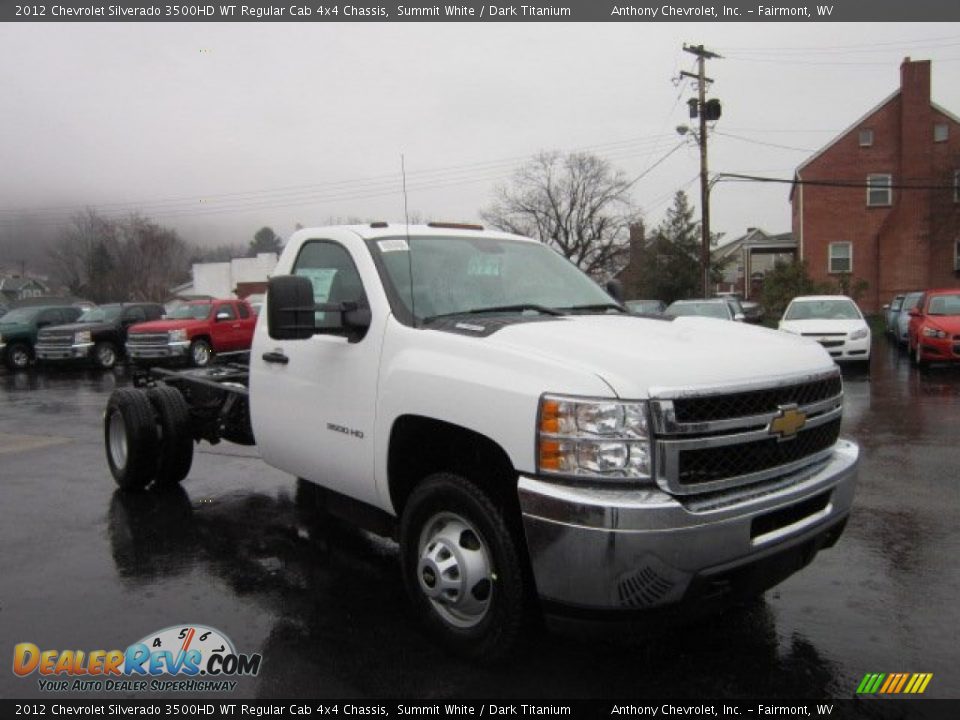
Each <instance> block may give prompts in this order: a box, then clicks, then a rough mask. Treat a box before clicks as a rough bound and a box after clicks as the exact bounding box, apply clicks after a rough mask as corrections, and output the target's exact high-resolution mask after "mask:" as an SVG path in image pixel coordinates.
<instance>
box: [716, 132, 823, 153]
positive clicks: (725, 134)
mask: <svg viewBox="0 0 960 720" xmlns="http://www.w3.org/2000/svg"><path fill="white" fill-rule="evenodd" d="M713 134H714V135H722V136H723V137H728V138H733V139H734V140H740V141H741V142H747V143H750V144H752V145H763V146H764V147H772V148H779V149H781V150H796V151H797V152H808V153H810V152H816V151H815V150H813V149H811V148H802V147H796V146H794V145H781V144H780V143H772V142H766V141H765V140H754V139H753V138H748V137H743V136H742V135H734V134H733V133H728V132H722V131H720V130H714V131H713Z"/></svg>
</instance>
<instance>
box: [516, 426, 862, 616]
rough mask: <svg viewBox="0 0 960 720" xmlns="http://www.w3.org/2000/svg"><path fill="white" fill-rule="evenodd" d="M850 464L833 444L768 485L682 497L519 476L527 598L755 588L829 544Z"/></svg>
mask: <svg viewBox="0 0 960 720" xmlns="http://www.w3.org/2000/svg"><path fill="white" fill-rule="evenodd" d="M858 462H859V448H858V447H857V445H855V444H854V443H852V442H848V441H845V440H840V441H838V442H837V444H836V446H835V448H834V452H833V454H832V455H831V456H830V457H829V458H828V459H826V460H824V461H822V462H820V463H818V464H816V465H813V466H810V467H807V468H804V469H803V470H800V471H798V472H796V473H793V474H792V475H790V476H787V477H783V478H779V479H778V480H777V481H775V482H771V483H767V484H762V485H761V486H759V487H753V488H750V487H746V488H738V489H737V490H735V491H729V492H723V493H714V494H713V495H711V496H700V497H697V496H691V497H690V498H689V499H688V498H684V499H678V498H677V497H674V496H672V495H668V494H666V493H664V492H663V491H661V490H660V489H659V488H658V487H656V486H654V487H647V488H642V489H626V488H609V487H596V486H593V487H584V486H574V485H563V484H558V483H556V482H546V481H544V480H541V479H537V478H533V477H526V476H521V477H520V482H519V496H520V507H521V511H522V514H523V525H524V531H525V534H526V539H527V547H528V551H529V554H530V560H531V563H532V567H533V574H534V579H535V581H536V585H537V592H538V593H539V595H540V598H541V600H542V601H543V602H545V603H546V604H547V605H548V607H550V606H553V608H554V609H559V610H563V611H577V610H579V611H595V610H601V611H610V610H621V611H625V610H648V609H655V608H660V607H667V606H676V605H683V604H687V603H689V604H692V605H699V604H701V601H704V600H707V599H713V598H718V599H719V598H721V597H723V596H729V595H731V594H735V593H736V592H737V591H738V590H743V591H746V592H758V591H762V590H764V589H766V588H767V587H770V586H772V585H774V584H776V583H777V582H779V581H781V580H783V579H785V578H786V577H787V576H789V575H791V574H792V573H793V572H796V571H797V570H799V569H800V568H801V567H803V566H804V565H805V564H807V563H808V562H809V561H810V560H811V559H812V558H813V556H814V555H815V554H816V553H817V551H818V550H820V549H821V548H823V547H829V546H830V545H832V544H833V543H834V542H836V540H837V538H839V536H840V533H841V531H842V529H843V526H844V524H845V522H846V518H847V515H848V514H849V511H850V506H851V504H852V502H853V495H854V486H855V485H856V479H857V465H858Z"/></svg>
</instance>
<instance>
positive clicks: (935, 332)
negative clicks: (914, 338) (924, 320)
mask: <svg viewBox="0 0 960 720" xmlns="http://www.w3.org/2000/svg"><path fill="white" fill-rule="evenodd" d="M920 332H922V333H923V336H924V337H932V338H938V339H940V340H943V338H945V337H946V336H947V334H946V333H945V332H944V331H943V330H941V329H940V328H935V327H930V326H929V325H927V326H926V327H925V328H923V330H921V331H920Z"/></svg>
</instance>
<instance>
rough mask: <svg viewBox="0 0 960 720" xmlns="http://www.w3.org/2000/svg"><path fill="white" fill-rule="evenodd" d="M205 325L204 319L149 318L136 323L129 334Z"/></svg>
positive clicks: (160, 331)
mask: <svg viewBox="0 0 960 720" xmlns="http://www.w3.org/2000/svg"><path fill="white" fill-rule="evenodd" d="M206 326H207V321H206V320H151V321H150V322H142V323H137V324H136V325H134V326H133V327H131V328H130V330H129V334H130V335H136V334H137V333H162V332H168V331H170V330H180V329H181V328H186V329H187V330H193V329H196V328H202V327H206Z"/></svg>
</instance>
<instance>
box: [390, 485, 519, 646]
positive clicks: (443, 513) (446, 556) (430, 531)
mask: <svg viewBox="0 0 960 720" xmlns="http://www.w3.org/2000/svg"><path fill="white" fill-rule="evenodd" d="M522 547H523V546H522V544H521V543H520V542H519V541H518V539H517V538H516V536H515V535H514V534H513V533H511V531H510V529H509V528H508V526H507V523H506V522H505V519H504V516H503V511H502V510H501V509H500V508H498V507H497V506H496V505H495V504H494V503H493V501H492V500H491V499H490V498H489V497H488V496H487V495H486V494H485V493H484V492H483V491H482V490H480V488H478V487H477V486H476V485H474V484H473V483H471V482H470V481H469V480H466V479H465V478H463V477H460V476H459V475H453V474H450V473H437V474H434V475H431V476H429V477H428V478H426V479H425V480H424V481H423V482H421V483H420V484H419V485H418V486H417V487H416V488H415V489H414V491H413V493H412V494H411V495H410V498H409V500H408V501H407V503H406V506H405V507H404V510H403V516H402V519H401V526H400V561H401V565H402V571H403V580H404V584H405V585H406V588H407V593H408V595H409V596H410V599H411V601H412V603H413V606H414V609H415V610H416V612H417V615H418V616H419V617H420V619H421V621H422V622H423V624H424V626H425V627H426V629H427V631H428V632H430V634H431V635H433V636H434V637H435V638H437V640H439V641H440V642H441V643H442V644H443V645H445V646H446V647H448V648H449V649H451V650H452V651H454V652H455V653H457V654H459V655H462V656H465V657H468V658H470V659H473V660H479V661H482V662H493V661H496V660H499V659H501V658H503V657H505V656H506V655H508V654H509V653H510V652H511V651H512V650H513V648H514V647H515V645H516V644H517V642H518V640H519V638H520V635H521V630H522V625H523V620H524V615H525V609H526V603H525V598H526V595H527V592H528V588H527V587H526V586H525V577H524V572H523V567H522V563H521V558H522V552H523V550H522Z"/></svg>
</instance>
